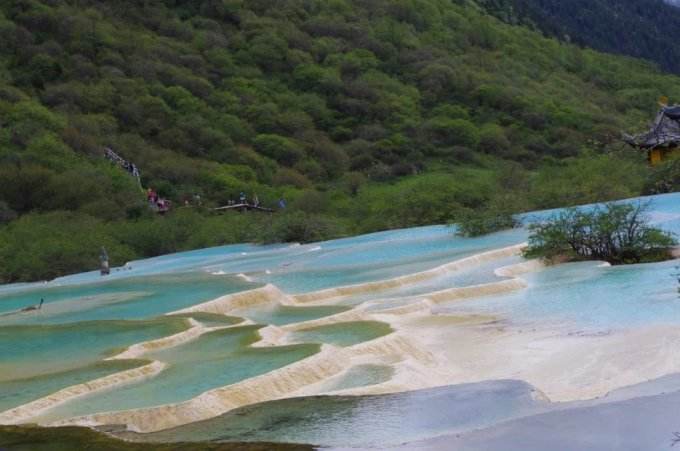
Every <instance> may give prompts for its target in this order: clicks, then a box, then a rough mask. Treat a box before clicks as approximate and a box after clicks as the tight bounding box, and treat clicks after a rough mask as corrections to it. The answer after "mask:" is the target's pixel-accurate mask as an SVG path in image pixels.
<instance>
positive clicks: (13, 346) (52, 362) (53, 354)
mask: <svg viewBox="0 0 680 451" xmlns="http://www.w3.org/2000/svg"><path fill="white" fill-rule="evenodd" d="M187 327H188V326H187V324H186V321H185V320H184V319H183V318H171V317H167V318H161V319H157V320H150V321H120V320H110V321H88V322H81V323H69V324H64V325H49V326H38V325H30V326H5V327H0V381H8V380H12V379H26V378H29V377H34V376H39V375H43V374H48V373H54V372H63V371H66V370H69V369H75V368H78V367H82V366H86V365H90V364H93V363H95V362H98V361H101V360H102V359H104V358H106V357H110V356H112V355H113V354H116V353H117V352H119V351H120V350H122V348H124V347H126V346H129V345H131V344H134V343H138V342H141V341H147V340H153V339H155V338H160V337H163V336H166V335H172V334H174V333H177V332H179V331H182V330H185V329H186V328H187Z"/></svg>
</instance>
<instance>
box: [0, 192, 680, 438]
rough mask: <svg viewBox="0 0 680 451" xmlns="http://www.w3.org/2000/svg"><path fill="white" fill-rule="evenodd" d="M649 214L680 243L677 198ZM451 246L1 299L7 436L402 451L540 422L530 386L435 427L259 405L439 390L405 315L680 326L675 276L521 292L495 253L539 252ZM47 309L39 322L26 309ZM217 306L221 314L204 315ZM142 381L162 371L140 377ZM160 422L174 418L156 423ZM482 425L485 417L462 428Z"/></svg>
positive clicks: (316, 249) (579, 329) (366, 246)
mask: <svg viewBox="0 0 680 451" xmlns="http://www.w3.org/2000/svg"><path fill="white" fill-rule="evenodd" d="M651 202H652V203H651V211H650V218H651V219H652V221H653V222H654V223H655V224H657V225H658V226H660V227H662V228H664V229H666V230H669V231H672V232H676V233H680V195H675V194H672V195H662V196H655V197H654V198H651ZM552 213H554V212H536V213H531V214H527V215H524V219H525V221H531V220H540V219H543V218H546V217H548V216H549V215H550V214H552ZM453 232H454V231H453V230H452V228H450V227H445V226H430V227H421V228H415V229H404V230H395V231H388V232H379V233H374V234H369V235H363V236H358V237H352V238H345V239H339V240H333V241H327V242H321V243H313V244H306V245H288V244H286V245H274V246H256V245H234V246H222V247H216V248H210V249H202V250H197V251H191V252H184V253H179V254H173V255H167V256H162V257H157V258H152V259H147V260H140V261H134V262H130V263H128V264H126V265H125V266H124V267H123V268H114V270H113V271H112V273H111V275H110V276H107V277H101V276H99V274H98V273H96V272H88V273H83V274H76V275H71V276H66V277H62V278H59V279H56V280H54V281H49V282H40V283H31V284H14V285H6V286H0V422H2V421H14V420H13V419H14V418H16V419H17V421H31V422H41V423H46V424H47V423H51V422H54V421H63V420H68V419H70V418H73V417H80V416H85V415H92V414H98V413H102V412H112V411H127V410H129V409H140V410H138V412H137V413H136V414H135V415H137V416H136V417H135V419H134V421H137V423H134V421H133V420H131V424H133V423H134V424H138V426H139V427H140V428H141V429H145V430H148V431H155V430H160V429H166V428H172V429H168V430H167V431H159V432H153V433H152V434H151V435H148V436H145V437H147V438H149V439H153V440H175V439H178V440H200V439H209V440H214V439H219V440H222V439H224V440H226V439H238V440H280V441H305V442H311V443H322V444H332V445H343V444H352V443H356V444H360V445H367V444H381V443H388V442H389V443H395V444H397V443H403V442H404V441H408V440H418V439H423V438H428V437H433V436H435V435H437V434H443V433H447V432H450V431H451V430H454V429H455V427H453V426H452V425H453V424H454V423H455V424H458V425H460V424H465V425H467V426H470V425H472V426H474V427H477V426H480V427H481V426H485V425H488V424H493V423H494V422H497V421H501V420H503V419H505V418H510V417H515V416H517V415H519V413H521V412H525V413H526V412H535V411H538V410H540V409H541V408H542V407H541V406H540V403H538V404H536V403H535V402H533V401H531V402H530V401H528V397H530V396H529V394H528V393H529V392H530V390H529V389H527V388H526V385H522V384H521V383H520V385H510V386H506V385H503V386H502V387H503V393H504V394H503V396H501V397H499V396H497V393H496V392H494V390H495V388H494V387H496V386H494V385H491V386H489V387H491V388H489V387H484V389H483V390H481V389H480V390H481V391H480V390H477V389H475V390H473V389H469V390H468V389H465V390H461V391H456V392H455V396H454V394H453V393H454V392H450V394H447V395H445V396H444V395H442V393H443V392H437V393H439V395H438V396H436V397H433V398H432V405H431V406H430V407H431V409H428V410H427V412H428V414H427V415H419V414H418V412H412V411H411V410H409V409H410V407H409V406H411V407H413V405H412V403H413V402H414V400H417V401H418V403H419V405H422V404H423V403H424V402H425V401H424V399H430V398H427V397H426V396H425V395H415V394H413V395H409V394H401V395H394V396H392V397H390V396H388V397H349V398H348V397H325V398H319V399H317V398H311V399H316V401H309V400H307V399H309V398H302V400H283V401H277V402H274V403H272V404H271V405H268V407H266V408H259V407H257V406H253V407H249V406H248V404H250V403H259V402H261V401H266V400H267V399H271V398H280V397H290V396H299V395H305V394H314V393H331V392H337V391H343V390H353V389H362V388H370V387H381V386H384V385H385V384H388V385H389V384H390V383H393V382H394V381H397V380H400V379H399V377H401V376H400V374H401V372H402V371H404V368H406V369H413V368H416V370H417V371H416V372H415V373H413V374H416V375H417V377H421V378H427V377H428V375H427V371H425V372H424V373H423V371H422V370H418V368H421V367H422V365H425V367H426V366H427V365H428V364H429V363H428V362H429V361H430V360H431V359H433V358H434V357H433V356H432V355H430V354H428V352H427V350H423V349H421V348H420V347H419V346H418V345H417V343H416V344H414V343H411V342H410V341H408V340H407V339H406V338H405V337H404V336H403V335H402V334H400V333H399V330H398V327H393V325H391V324H390V323H389V322H390V321H392V319H394V318H399V317H400V315H421V314H429V315H432V314H435V315H470V314H474V315H478V316H479V317H480V318H481V317H495V318H502V319H503V320H504V321H506V322H510V323H512V324H514V325H517V326H518V327H534V326H536V325H537V324H541V325H542V326H543V327H546V328H551V327H553V328H555V329H560V330H564V331H565V333H567V334H569V333H574V334H585V333H598V332H602V331H609V330H615V329H631V328H639V327H647V326H655V325H669V324H670V325H677V324H678V323H680V299H679V298H678V295H677V289H678V282H677V280H676V276H675V274H676V272H677V269H676V266H677V265H678V261H668V262H662V263H655V264H646V265H630V266H625V267H623V266H622V267H605V266H601V265H600V264H599V263H598V262H584V263H571V264H564V265H558V266H555V267H549V268H546V269H543V270H541V271H534V272H528V273H527V274H522V275H521V278H522V279H523V282H520V281H518V279H514V278H513V277H511V276H508V275H504V274H505V273H503V274H500V273H498V271H497V270H498V269H499V268H501V267H506V266H510V265H515V264H518V263H521V262H522V261H523V259H522V258H521V256H519V255H518V251H517V249H515V248H513V250H512V251H511V252H510V251H507V252H506V251H502V252H501V251H498V253H497V254H496V253H495V252H497V250H499V249H505V248H507V247H509V246H514V245H518V244H520V243H522V242H524V241H526V239H527V236H528V232H527V230H526V229H523V228H518V229H514V230H510V231H505V232H500V233H495V234H491V235H488V236H483V237H477V238H462V237H458V236H456V235H455V234H454V233H453ZM489 252H491V254H484V253H489ZM480 254H481V255H487V257H484V258H479V257H478V256H479V255H480ZM489 255H490V256H489ZM459 260H460V261H462V262H465V263H464V264H460V265H458V266H455V265H454V266H451V265H450V263H451V262H454V261H459ZM447 265H448V266H447ZM499 274H500V275H499ZM498 283H501V285H498ZM503 283H505V285H503ZM268 284H270V285H268ZM357 284H359V285H357ZM346 286H352V287H348V288H343V289H340V290H338V287H346ZM249 290H253V291H249ZM244 292H245V294H239V295H238V296H240V297H239V298H238V300H236V299H237V298H234V297H233V296H231V295H234V294H236V293H244ZM471 297H474V298H475V300H474V302H461V300H466V299H469V298H471ZM218 298H219V299H218ZM41 299H44V305H43V307H42V309H40V310H34V311H28V312H22V311H21V309H23V308H25V307H28V306H31V305H36V304H38V303H39V302H40V300H41ZM214 299H217V300H216V301H215V302H216V303H217V304H219V308H217V309H216V308H213V307H210V308H208V307H204V304H203V303H206V302H207V301H211V300H214ZM205 305H207V304H205ZM179 310H181V312H177V311H179ZM176 312H177V313H176ZM222 313H224V314H222ZM168 314H171V315H168ZM371 315H377V317H376V316H371ZM380 315H382V316H380ZM436 318H437V317H435V319H436ZM425 323H426V321H423V322H422V324H425ZM452 324H454V323H452ZM452 327H454V326H452ZM416 338H418V337H416ZM121 353H122V354H121ZM119 354H120V357H117V355H119ZM107 359H108V360H107ZM111 359H113V360H111ZM145 365H152V366H153V365H156V366H153V371H152V372H151V373H148V372H144V373H135V371H136V370H139V371H141V369H142V368H145ZM419 365H420V366H419ZM149 368H151V367H149ZM150 371H151V370H150ZM414 371H415V370H414ZM418 371H419V372H418ZM414 377H415V376H414ZM433 377H434V376H433ZM92 381H96V383H90V382H92ZM400 383H402V384H403V381H402V382H400ZM251 384H252V385H251ZM71 387H80V388H78V389H77V390H76V389H72V388H71ZM83 387H85V388H83ZM225 387H226V389H224V388H225ZM496 388H497V387H496ZM487 389H489V390H490V391H489V390H487ZM485 390H486V391H485ZM447 393H448V392H447ZM489 393H492V394H489ZM493 393H496V394H493ZM54 394H57V395H54ZM53 395H54V396H53ZM419 396H420V397H419ZM423 397H425V398H423ZM454 398H455V399H456V400H457V401H456V402H457V403H458V404H459V405H460V406H462V407H461V410H460V412H459V413H455V414H454V413H451V412H452V411H451V407H450V404H447V402H448V403H450V402H452V401H451V400H452V399H454ZM197 400H200V402H199V401H197ZM444 400H446V402H445V401H444ZM31 402H33V404H28V407H25V408H24V407H22V406H26V405H27V403H31ZM192 403H194V404H192ZM485 403H486V404H485ZM177 406H179V407H177ZM206 406H211V407H210V408H207V407H206ZM242 406H245V407H242ZM385 406H389V408H386V407H385ZM475 406H476V407H475ZM484 406H486V407H484ZM463 407H464V408H463ZM234 408H239V410H236V411H230V409H234ZM154 409H155V410H154ZM163 409H166V410H167V409H170V410H167V412H170V414H168V418H171V420H167V421H165V420H163V421H160V420H159V422H157V423H156V422H154V421H156V420H153V421H152V420H151V419H149V418H152V417H158V416H159V415H160V416H162V415H165V414H166V413H167V412H166V410H163ZM173 409H174V410H173ZM182 409H184V410H182ZM192 409H193V410H192ZM211 409H212V410H211ZM471 409H472V410H471ZM3 411H4V412H5V413H4V414H3ZM470 411H475V412H477V413H478V414H476V415H475V416H470V415H468V417H465V415H464V414H465V413H466V412H470ZM187 412H190V413H191V414H187ZM224 412H226V413H224ZM244 412H245V413H244ZM456 412H458V411H456ZM221 413H224V414H223V415H221V416H218V417H217V418H213V419H208V418H210V417H214V416H215V415H220V414H221ZM147 417H148V418H147ZM464 417H465V418H464ZM473 417H474V418H475V419H474V420H473V419H472V418H473ZM101 418H102V421H104V422H105V421H106V420H107V419H108V418H109V417H106V416H103V417H101ZM110 418H113V417H110ZM115 418H119V417H115ZM405 418H407V419H408V421H406V420H405ZM324 419H325V420H327V421H322V420H324ZM98 421H99V420H98ZM185 423H189V424H185ZM405 423H408V424H410V426H409V427H408V428H403V427H402V426H403V424H405ZM473 423H474V424H473ZM362 425H363V426H362ZM175 426H178V427H175ZM467 426H466V427H467ZM472 426H470V427H472ZM349 430H351V431H352V439H351V440H350V439H349V438H348V437H347V436H348V434H349V433H348V431H349ZM138 438H139V437H138Z"/></svg>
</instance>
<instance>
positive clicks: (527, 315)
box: [441, 260, 680, 330]
mask: <svg viewBox="0 0 680 451" xmlns="http://www.w3.org/2000/svg"><path fill="white" fill-rule="evenodd" d="M679 264H680V262H679V261H677V260H673V261H666V262H660V263H650V264H641V265H625V266H613V267H600V266H599V263H597V262H582V263H568V264H564V265H559V266H555V267H551V268H547V269H544V270H542V271H539V272H536V273H532V274H526V275H523V276H522V278H523V279H524V280H526V281H527V282H528V283H529V287H528V288H527V289H525V290H521V291H517V292H514V293H510V294H506V295H501V296H493V297H487V298H482V299H476V300H475V301H474V302H470V303H458V304H451V305H450V306H449V307H447V306H446V305H444V306H442V307H441V310H442V311H474V312H480V311H481V312H486V313H491V312H493V313H494V314H501V315H503V316H508V317H510V318H513V319H515V320H516V321H522V322H525V323H531V322H534V321H535V320H537V319H541V320H542V321H543V322H544V323H549V324H560V325H561V327H567V328H571V329H579V328H587V329H600V330H601V329H615V328H623V327H635V326H643V325H655V324H678V323H679V322H680V295H679V294H678V287H679V284H678V281H677V278H676V276H675V274H676V273H677V272H678V269H677V268H676V267H677V266H678V265H679Z"/></svg>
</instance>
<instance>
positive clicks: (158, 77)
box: [0, 0, 680, 281]
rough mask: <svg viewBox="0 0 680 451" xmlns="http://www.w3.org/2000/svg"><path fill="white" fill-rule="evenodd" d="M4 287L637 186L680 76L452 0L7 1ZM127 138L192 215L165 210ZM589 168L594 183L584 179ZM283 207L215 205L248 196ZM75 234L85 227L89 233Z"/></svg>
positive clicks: (1, 195) (1, 36)
mask: <svg viewBox="0 0 680 451" xmlns="http://www.w3.org/2000/svg"><path fill="white" fill-rule="evenodd" d="M0 40H1V41H2V42H3V43H5V45H3V46H1V47H0V161H2V165H1V166H0V223H5V225H3V226H0V280H6V281H7V280H12V281H13V280H27V279H32V278H36V277H53V276H55V275H57V274H63V273H65V272H69V271H74V270H79V269H83V268H86V267H92V266H93V264H94V266H96V261H97V258H96V256H97V254H98V251H99V247H100V245H105V246H106V247H107V249H108V250H109V254H110V256H111V258H112V262H113V264H118V263H121V262H123V261H125V260H126V259H130V258H134V257H138V256H148V255H156V254H160V253H164V252H172V251H176V250H181V249H188V248H192V247H197V246H208V245H215V244H223V243H231V242H238V241H246V240H257V241H277V240H315V239H322V238H324V237H328V236H337V235H340V234H348V233H357V232H362V231H371V230H379V229H384V228H390V227H405V226H412V225H421V224H428V223H433V222H446V221H451V220H453V219H456V218H460V217H462V216H464V215H466V214H468V213H469V212H470V211H471V210H477V209H479V208H483V207H486V206H503V207H504V208H508V209H512V210H517V209H523V208H542V207H549V206H556V205H563V204H566V203H576V202H586V201H593V200H602V199H607V198H615V197H621V196H627V195H636V194H639V193H640V191H641V190H642V185H643V184H644V177H645V174H646V172H645V171H646V169H645V166H644V162H643V161H644V157H643V156H642V155H638V154H633V155H624V154H622V153H621V152H612V151H613V150H616V149H619V148H620V142H619V140H618V136H619V132H620V130H622V129H631V128H638V127H641V126H643V124H644V123H645V122H646V121H647V120H648V119H649V118H650V115H651V114H652V113H653V111H654V109H655V100H656V99H657V98H658V97H659V95H661V94H665V95H668V96H670V97H671V99H677V98H680V83H678V81H679V79H678V78H677V77H674V76H670V75H667V74H663V73H660V72H658V71H657V70H655V69H654V68H653V67H651V65H649V64H647V63H645V62H641V61H636V60H633V59H630V58H623V57H616V56H610V55H603V54H599V53H597V52H593V51H590V50H583V49H580V48H578V47H576V46H573V45H569V44H565V43H560V42H558V41H556V40H552V39H546V38H544V37H541V36H540V35H539V34H538V33H536V32H533V31H530V30H529V29H527V28H524V27H519V26H510V25H507V24H504V23H501V22H500V21H499V20H497V19H495V18H493V17H491V16H489V15H486V14H485V13H483V12H482V11H480V10H479V9H478V8H475V7H473V6H470V5H462V4H458V3H457V2H452V1H447V0H400V1H396V2H395V1H387V0H374V1H359V0H356V1H349V0H334V1H332V2H326V1H320V0H318V1H315V0H286V1H273V0H253V1H247V2H246V1H240V0H227V1H206V2H194V1H181V0H176V1H160V0H149V1H144V2H127V1H122V0H115V1H106V2H104V1H95V0H79V1H65V0H50V1H46V0H45V1H38V0H21V1H9V0H0ZM105 146H108V147H111V148H113V149H114V150H115V151H116V152H118V153H119V154H120V155H122V156H123V157H124V158H126V159H128V160H130V161H132V162H134V163H135V164H136V165H137V166H138V167H139V169H140V171H141V182H142V186H143V187H153V188H154V189H156V190H157V191H158V192H159V193H160V194H161V195H162V196H163V197H166V198H169V199H171V200H172V201H174V204H175V206H180V205H182V204H183V203H184V201H185V200H187V201H191V200H192V199H193V195H194V194H195V193H198V194H200V195H201V197H202V199H203V207H202V208H196V206H194V207H195V208H186V209H182V208H175V209H174V211H173V212H172V213H171V214H170V215H168V216H167V217H156V216H154V215H153V214H151V213H150V212H149V210H148V208H147V207H146V205H145V198H144V195H143V194H142V193H141V192H140V189H139V186H137V185H136V183H135V180H134V179H133V178H132V177H130V176H129V175H128V174H126V173H125V172H124V171H122V170H121V169H120V168H117V167H115V166H112V165H111V164H110V163H109V162H108V161H106V160H105V159H104V158H103V155H104V152H103V148H104V147H105ZM579 180H580V181H579ZM242 191H243V192H245V193H246V194H247V196H248V197H249V198H250V197H252V196H253V195H254V194H257V195H258V197H259V199H260V200H261V202H262V203H263V204H265V205H267V206H274V205H276V203H277V200H278V199H279V198H281V197H283V198H285V199H286V200H287V201H288V208H287V209H286V210H285V212H279V213H277V214H276V215H274V216H272V217H271V218H270V217H269V216H268V215H265V216H262V215H255V214H249V215H225V216H224V217H213V216H209V215H208V212H207V211H205V207H210V206H215V205H223V204H225V203H227V202H228V201H229V200H230V199H236V198H237V197H238V196H239V193H240V192H242ZM76 237H77V238H76Z"/></svg>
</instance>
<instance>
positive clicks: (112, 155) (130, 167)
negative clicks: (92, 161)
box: [104, 147, 140, 178]
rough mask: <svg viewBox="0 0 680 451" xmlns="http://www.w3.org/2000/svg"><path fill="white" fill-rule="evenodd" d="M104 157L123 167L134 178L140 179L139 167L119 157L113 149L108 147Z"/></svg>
mask: <svg viewBox="0 0 680 451" xmlns="http://www.w3.org/2000/svg"><path fill="white" fill-rule="evenodd" d="M104 156H105V157H106V159H107V160H109V161H110V162H112V163H115V164H117V165H118V166H120V167H122V168H123V169H125V170H126V171H127V172H129V173H130V175H132V176H133V177H136V178H139V177H140V174H139V168H138V167H137V165H135V164H134V163H132V162H129V161H127V160H126V159H124V158H123V157H121V156H120V155H118V154H117V153H116V152H114V151H113V149H111V148H109V147H106V148H105V149H104Z"/></svg>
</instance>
